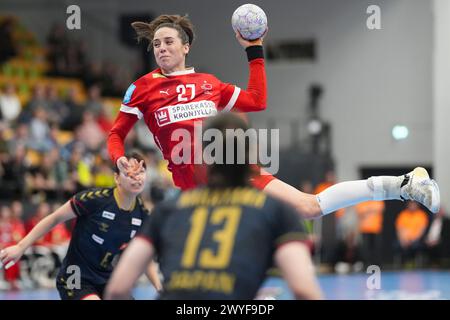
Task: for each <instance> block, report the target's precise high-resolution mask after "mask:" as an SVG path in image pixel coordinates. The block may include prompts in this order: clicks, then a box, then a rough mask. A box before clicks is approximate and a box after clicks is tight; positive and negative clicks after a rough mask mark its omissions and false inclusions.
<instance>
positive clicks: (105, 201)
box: [58, 188, 147, 285]
mask: <svg viewBox="0 0 450 320" xmlns="http://www.w3.org/2000/svg"><path fill="white" fill-rule="evenodd" d="M115 192H117V189H114V188H97V189H90V190H86V191H82V192H80V193H78V194H76V195H75V196H73V197H72V198H71V199H70V205H71V207H72V210H73V211H74V212H75V214H76V215H77V220H76V225H75V227H74V230H73V233H72V238H71V240H70V245H69V249H68V251H67V255H66V257H65V258H64V261H63V264H62V266H61V269H60V272H59V275H58V279H60V280H62V279H65V278H67V277H68V276H70V275H71V273H70V272H69V271H68V270H73V269H72V268H70V269H68V267H69V266H71V265H75V266H78V267H79V268H80V272H81V280H82V282H88V283H91V284H95V285H103V284H105V283H106V282H107V281H108V279H109V277H110V275H111V272H112V269H113V265H114V264H115V263H116V262H117V259H118V257H119V255H120V253H121V252H123V250H124V249H125V247H126V246H127V244H128V242H129V241H130V240H131V239H132V238H133V237H134V236H135V234H136V232H137V231H138V230H139V229H140V227H141V225H142V223H143V221H144V218H145V217H146V216H147V211H146V209H145V207H144V205H143V203H142V200H141V199H140V198H139V197H138V198H137V199H136V202H135V204H134V205H133V207H132V209H131V210H130V211H125V210H122V209H120V208H119V206H118V203H117V200H116V196H115V195H114V193H115Z"/></svg>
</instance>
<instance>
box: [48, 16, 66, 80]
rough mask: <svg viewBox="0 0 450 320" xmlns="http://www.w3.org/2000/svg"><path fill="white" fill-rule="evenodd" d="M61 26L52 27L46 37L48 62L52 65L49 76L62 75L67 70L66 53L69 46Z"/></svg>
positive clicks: (63, 28)
mask: <svg viewBox="0 0 450 320" xmlns="http://www.w3.org/2000/svg"><path fill="white" fill-rule="evenodd" d="M65 30H66V29H65V26H64V25H63V24H55V25H53V26H52V28H51V30H50V33H49V35H48V37H47V50H48V60H49V62H50V64H51V65H52V71H51V72H50V74H51V75H54V76H59V75H64V74H65V73H66V69H67V60H66V52H67V48H68V46H69V38H68V37H67V35H66V32H65Z"/></svg>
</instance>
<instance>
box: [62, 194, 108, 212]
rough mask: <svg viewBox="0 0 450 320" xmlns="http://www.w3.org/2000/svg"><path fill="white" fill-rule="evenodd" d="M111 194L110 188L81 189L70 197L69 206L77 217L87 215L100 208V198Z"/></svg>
mask: <svg viewBox="0 0 450 320" xmlns="http://www.w3.org/2000/svg"><path fill="white" fill-rule="evenodd" d="M110 195H111V190H110V189H89V190H86V191H81V192H79V193H77V194H76V195H74V196H73V197H72V198H71V199H70V206H71V207H72V210H73V212H74V213H75V215H76V216H77V217H82V216H86V215H89V214H91V213H93V212H95V211H97V210H99V209H100V207H101V206H102V203H103V202H102V199H103V201H105V198H107V197H109V196H110Z"/></svg>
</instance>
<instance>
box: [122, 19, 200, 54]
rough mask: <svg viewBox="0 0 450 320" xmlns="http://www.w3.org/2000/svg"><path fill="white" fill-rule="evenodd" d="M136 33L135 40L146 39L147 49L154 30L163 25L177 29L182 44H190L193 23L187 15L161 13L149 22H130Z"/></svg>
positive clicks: (150, 43) (192, 34)
mask: <svg viewBox="0 0 450 320" xmlns="http://www.w3.org/2000/svg"><path fill="white" fill-rule="evenodd" d="M131 26H132V27H133V28H134V30H135V31H136V34H137V40H138V42H140V41H141V40H143V39H144V40H147V41H148V42H149V45H148V47H147V50H148V51H150V49H151V48H152V42H153V38H154V36H155V32H156V31H157V30H158V29H160V28H163V27H167V28H172V29H175V30H177V31H178V36H179V37H180V39H181V42H182V43H183V44H187V43H189V45H191V44H192V42H193V41H194V36H195V35H194V25H193V24H192V22H191V21H190V20H189V18H188V16H187V15H184V16H180V15H169V14H163V15H160V16H159V17H157V18H156V19H154V20H153V21H152V22H150V23H146V22H141V21H136V22H133V23H132V24H131Z"/></svg>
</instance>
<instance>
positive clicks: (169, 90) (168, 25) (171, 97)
mask: <svg viewBox="0 0 450 320" xmlns="http://www.w3.org/2000/svg"><path fill="white" fill-rule="evenodd" d="M132 26H133V28H134V29H135V30H136V33H137V35H138V40H142V39H144V40H148V41H149V43H150V45H149V49H150V48H151V49H153V54H154V56H155V59H156V63H157V64H158V66H159V68H158V69H156V70H153V71H151V72H150V73H148V74H146V75H144V76H142V77H141V78H139V79H138V80H136V81H135V82H134V83H133V84H131V85H130V87H129V88H128V90H127V92H126V93H125V97H124V99H123V102H122V106H121V108H120V112H119V114H118V116H117V118H116V120H115V123H114V125H113V128H112V129H111V131H110V134H109V137H108V152H109V154H110V157H111V159H112V160H113V162H114V163H115V164H116V165H117V167H118V168H119V169H120V170H121V172H123V173H126V174H129V173H131V172H130V169H129V167H130V165H129V162H128V160H127V158H126V157H124V156H123V155H124V154H125V150H124V140H125V137H126V136H127V134H128V132H129V131H130V129H131V128H132V127H133V126H134V124H135V123H136V122H137V121H138V120H139V119H143V120H144V121H145V123H146V125H147V126H148V128H149V130H150V131H151V132H152V133H153V136H154V139H155V142H156V144H157V145H158V147H159V148H160V150H161V151H162V154H163V156H164V158H165V159H166V160H167V161H168V162H169V165H168V168H169V170H170V171H171V172H172V177H173V181H174V183H175V185H176V186H178V187H179V188H181V189H182V190H186V189H191V188H194V187H196V186H197V185H202V184H205V183H206V179H207V178H206V176H205V175H203V174H202V172H204V171H203V170H196V169H197V167H196V165H194V164H193V162H194V161H193V157H194V155H193V152H191V153H192V156H189V157H188V158H190V159H189V160H190V161H188V163H186V162H185V163H181V164H179V163H177V162H176V161H174V159H173V157H172V153H173V151H174V150H173V149H174V148H175V147H176V146H177V145H178V144H179V143H180V137H178V138H176V135H175V136H174V133H176V132H177V129H184V132H189V133H190V136H191V137H194V130H195V127H196V125H197V124H200V123H201V122H202V121H203V120H204V119H207V118H208V117H211V116H215V115H216V114H217V113H219V112H229V111H235V112H242V113H247V112H255V111H262V110H265V108H266V100H267V84H266V72H265V66H264V54H263V47H262V43H263V39H262V38H261V39H257V40H254V41H247V40H245V39H243V38H242V37H241V36H240V34H236V38H237V41H238V42H239V43H240V44H241V45H242V47H243V48H244V49H245V51H246V53H247V58H248V63H249V69H250V75H249V80H248V85H247V88H246V89H241V88H239V87H237V86H235V85H233V84H229V83H223V82H221V81H220V80H219V79H217V78H216V77H215V76H214V75H211V74H206V73H197V72H195V70H194V68H190V67H187V66H186V56H187V55H188V53H189V51H190V50H191V46H192V43H193V40H194V30H193V25H192V23H191V21H190V20H189V19H188V18H187V17H186V16H179V15H161V16H159V17H157V18H156V19H155V20H153V21H152V22H150V23H145V22H134V23H132ZM190 144H191V147H192V150H193V149H194V139H192V140H191V141H190ZM252 184H253V185H254V186H255V187H257V188H259V189H261V190H264V192H266V193H268V194H270V195H272V196H274V197H277V198H279V199H281V200H284V201H285V202H287V203H289V204H291V205H292V206H293V207H294V208H295V209H296V210H297V212H298V213H299V214H300V215H301V216H302V217H303V218H307V219H310V218H318V217H321V216H323V215H326V214H328V213H331V212H334V211H336V210H338V209H340V208H344V207H348V206H352V205H354V204H356V203H359V202H362V201H367V200H394V199H397V200H415V201H418V202H420V203H421V204H423V205H424V206H426V207H427V208H428V209H429V210H430V211H431V212H433V213H435V212H437V211H438V210H439V206H440V195H439V188H438V185H437V184H436V182H435V181H434V180H432V179H430V178H429V176H428V173H427V171H426V170H425V169H423V168H420V167H418V168H416V169H414V170H413V171H411V172H409V173H407V174H405V175H402V176H398V177H395V176H377V177H370V178H369V179H366V180H357V181H347V182H342V183H338V184H335V185H333V186H331V187H330V188H328V189H326V190H324V191H322V192H321V193H319V194H318V195H311V194H306V193H303V192H300V191H299V190H297V189H296V188H294V187H292V186H290V185H288V184H286V183H284V182H282V181H281V180H279V179H276V178H275V177H273V176H272V175H267V174H256V175H255V176H254V177H253V179H252Z"/></svg>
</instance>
